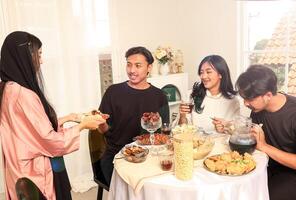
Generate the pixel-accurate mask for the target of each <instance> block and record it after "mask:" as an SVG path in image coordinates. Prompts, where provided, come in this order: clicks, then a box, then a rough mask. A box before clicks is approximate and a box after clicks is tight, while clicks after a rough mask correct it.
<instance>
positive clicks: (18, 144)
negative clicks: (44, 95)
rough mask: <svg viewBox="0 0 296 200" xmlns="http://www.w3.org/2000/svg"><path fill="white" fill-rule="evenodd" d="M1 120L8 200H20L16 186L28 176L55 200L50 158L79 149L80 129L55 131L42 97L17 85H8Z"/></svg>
mask: <svg viewBox="0 0 296 200" xmlns="http://www.w3.org/2000/svg"><path fill="white" fill-rule="evenodd" d="M0 117H1V118H0V135H1V144H2V156H3V167H4V174H5V186H6V199H7V200H8V199H13V200H15V199H17V197H16V192H15V183H16V181H17V179H18V178H21V177H28V178H30V179H31V180H32V181H33V182H34V183H35V184H36V185H37V186H38V187H39V189H40V190H41V192H42V193H43V194H44V195H45V197H46V198H47V199H50V200H55V199H56V198H55V191H54V186H53V173H52V169H51V165H50V161H49V157H55V156H61V155H65V154H68V153H70V152H73V151H75V150H77V149H78V148H79V128H78V126H74V127H71V128H69V129H61V130H59V131H58V132H56V131H54V129H53V127H52V124H51V123H50V121H49V119H48V117H47V115H46V113H45V110H44V108H43V106H42V103H41V101H40V99H39V97H38V96H37V95H36V94H35V93H34V92H33V91H31V90H29V89H27V88H24V87H22V86H20V85H19V84H17V83H15V82H8V83H6V86H5V89H4V94H3V99H2V106H1V115H0Z"/></svg>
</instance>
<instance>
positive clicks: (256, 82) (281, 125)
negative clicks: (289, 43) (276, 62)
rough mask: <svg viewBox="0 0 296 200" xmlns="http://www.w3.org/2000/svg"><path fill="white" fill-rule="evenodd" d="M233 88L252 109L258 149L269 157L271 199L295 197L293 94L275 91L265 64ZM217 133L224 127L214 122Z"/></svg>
mask: <svg viewBox="0 0 296 200" xmlns="http://www.w3.org/2000/svg"><path fill="white" fill-rule="evenodd" d="M236 88H237V89H238V92H239V94H240V96H241V97H242V98H243V99H244V104H245V106H247V107H248V108H249V109H251V111H252V112H251V118H252V121H253V122H254V123H257V124H263V127H262V128H259V127H256V128H254V129H253V134H254V136H255V137H256V139H257V147H256V148H257V149H258V150H260V151H262V152H265V153H266V154H267V155H268V156H269V158H270V159H269V164H268V189H269V196H270V199H271V200H295V199H296V97H294V96H291V95H287V94H284V93H279V92H277V77H276V75H275V73H274V72H273V71H272V70H271V69H269V68H268V67H266V66H263V65H252V66H250V67H249V68H248V69H247V71H246V72H244V73H242V74H241V75H240V76H239V77H238V80H237V82H236ZM216 128H217V130H218V131H219V132H223V126H218V127H217V125H216Z"/></svg>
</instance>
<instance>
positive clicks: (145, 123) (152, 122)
mask: <svg viewBox="0 0 296 200" xmlns="http://www.w3.org/2000/svg"><path fill="white" fill-rule="evenodd" d="M141 126H142V128H143V129H146V130H147V131H148V132H149V133H150V143H151V153H152V155H153V154H155V153H157V152H156V151H155V145H154V140H155V136H154V132H155V131H156V130H157V129H159V128H160V127H161V117H160V115H159V113H153V112H151V113H144V114H143V116H142V118H141Z"/></svg>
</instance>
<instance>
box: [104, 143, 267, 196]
mask: <svg viewBox="0 0 296 200" xmlns="http://www.w3.org/2000/svg"><path fill="white" fill-rule="evenodd" d="M227 151H229V147H228V145H227V144H226V143H225V138H222V137H221V138H220V137H218V138H215V146H214V149H213V150H212V152H211V154H210V155H214V154H217V153H222V152H227ZM252 155H253V157H254V159H255V161H256V168H255V169H254V170H253V171H251V172H250V173H248V174H245V175H242V176H225V175H218V174H215V173H212V172H210V171H208V170H206V169H205V168H204V167H203V164H202V163H203V160H198V161H195V163H194V166H195V168H194V172H193V178H192V179H191V180H188V181H182V180H178V179H177V178H176V177H175V176H174V173H173V172H171V173H166V174H162V175H159V176H153V177H149V178H147V179H144V180H143V185H142V187H141V189H139V190H138V191H136V190H135V188H134V187H132V186H131V185H130V184H129V183H128V182H129V181H125V180H129V178H130V179H132V178H133V177H134V176H132V174H133V173H139V171H140V172H141V173H145V171H147V168H148V167H149V166H146V168H145V162H144V163H142V165H139V166H141V167H140V169H139V168H137V172H135V170H134V171H130V172H128V171H124V172H122V171H120V173H122V174H120V173H119V172H118V171H117V170H116V168H114V171H113V175H112V180H111V185H110V190H109V195H108V199H109V200H164V199H170V200H178V199H180V200H187V199H188V200H189V199H190V200H192V199H196V200H268V199H269V194H268V186H267V163H268V157H267V155H266V154H265V153H262V152H260V151H257V150H256V151H255V152H254V153H253V154H252ZM147 159H149V158H147ZM123 173H124V176H123ZM129 175H130V177H129ZM122 177H124V179H125V180H124V179H123V178H122Z"/></svg>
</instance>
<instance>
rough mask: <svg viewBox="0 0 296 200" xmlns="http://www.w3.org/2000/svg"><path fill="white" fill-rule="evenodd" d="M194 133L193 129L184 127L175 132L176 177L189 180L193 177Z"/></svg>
mask: <svg viewBox="0 0 296 200" xmlns="http://www.w3.org/2000/svg"><path fill="white" fill-rule="evenodd" d="M192 137H193V132H192V128H191V127H187V126H182V128H180V129H179V128H177V129H175V131H174V130H173V145H174V154H175V176H176V177H177V178H178V179H180V180H189V179H191V178H192V175H193V140H192Z"/></svg>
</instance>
